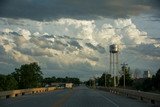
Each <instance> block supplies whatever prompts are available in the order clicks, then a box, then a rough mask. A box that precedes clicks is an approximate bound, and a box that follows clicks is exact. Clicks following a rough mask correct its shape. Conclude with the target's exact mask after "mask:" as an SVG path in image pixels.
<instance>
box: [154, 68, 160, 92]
mask: <svg viewBox="0 0 160 107" xmlns="http://www.w3.org/2000/svg"><path fill="white" fill-rule="evenodd" d="M154 86H155V88H156V89H158V90H159V91H160V69H159V70H158V71H157V73H156V76H155V80H154Z"/></svg>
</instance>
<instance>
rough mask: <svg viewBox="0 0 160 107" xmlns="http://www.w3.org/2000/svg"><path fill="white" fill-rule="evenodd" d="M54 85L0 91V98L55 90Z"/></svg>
mask: <svg viewBox="0 0 160 107" xmlns="http://www.w3.org/2000/svg"><path fill="white" fill-rule="evenodd" d="M55 89H56V87H46V88H32V89H21V90H11V91H1V92H0V99H7V98H11V97H17V96H22V95H27V94H34V93H42V92H48V91H53V90H55Z"/></svg>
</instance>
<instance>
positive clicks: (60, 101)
mask: <svg viewBox="0 0 160 107" xmlns="http://www.w3.org/2000/svg"><path fill="white" fill-rule="evenodd" d="M73 92H74V90H69V92H68V93H66V94H65V95H64V96H62V97H61V98H60V99H58V100H57V101H56V103H54V104H53V105H52V107H61V106H62V105H64V103H65V102H66V101H67V100H68V99H69V98H70V97H71V95H72V94H73Z"/></svg>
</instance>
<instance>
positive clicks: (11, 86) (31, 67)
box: [0, 62, 80, 91]
mask: <svg viewBox="0 0 160 107" xmlns="http://www.w3.org/2000/svg"><path fill="white" fill-rule="evenodd" d="M68 82H71V83H73V84H75V85H79V84H80V80H79V79H78V78H70V77H64V78H56V77H54V76H53V77H46V78H44V77H43V73H42V71H41V68H40V66H39V65H38V64H37V63H35V62H34V63H30V64H24V65H21V66H20V68H15V71H14V72H13V73H11V74H8V75H3V74H0V91H7V90H15V89H28V88H37V87H44V86H46V85H48V86H50V85H51V84H52V83H68Z"/></svg>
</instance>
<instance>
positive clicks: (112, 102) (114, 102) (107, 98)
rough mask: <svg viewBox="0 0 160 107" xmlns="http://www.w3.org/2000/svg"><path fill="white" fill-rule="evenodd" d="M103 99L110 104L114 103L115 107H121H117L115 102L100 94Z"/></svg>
mask: <svg viewBox="0 0 160 107" xmlns="http://www.w3.org/2000/svg"><path fill="white" fill-rule="evenodd" d="M98 94H99V95H100V96H101V97H103V98H104V99H105V100H107V101H109V102H110V103H112V104H113V105H115V106H116V107H119V105H117V104H116V103H115V102H113V101H112V100H110V99H109V98H107V97H105V96H103V95H101V94H100V93H98Z"/></svg>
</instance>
